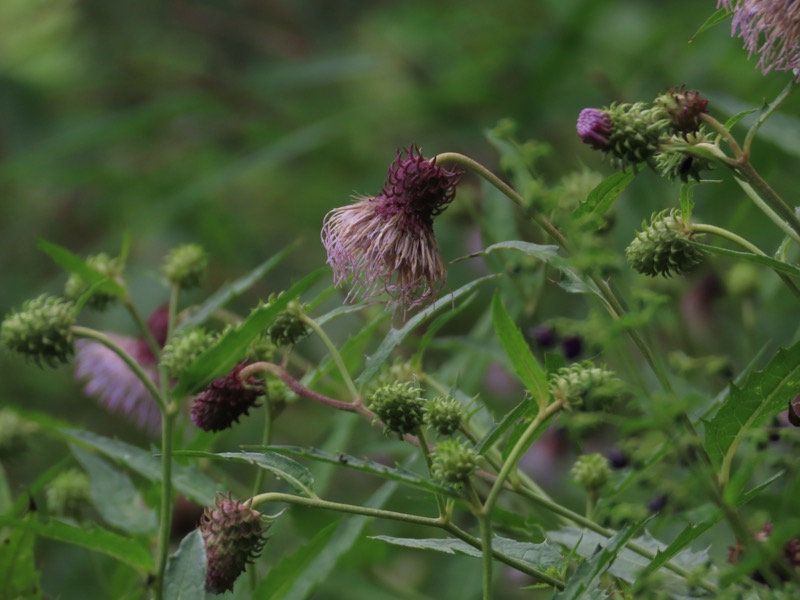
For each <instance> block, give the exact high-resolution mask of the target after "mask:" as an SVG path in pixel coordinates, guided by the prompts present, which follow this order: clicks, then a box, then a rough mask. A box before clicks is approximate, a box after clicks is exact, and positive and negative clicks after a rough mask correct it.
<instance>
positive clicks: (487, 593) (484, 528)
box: [464, 481, 494, 600]
mask: <svg viewBox="0 0 800 600" xmlns="http://www.w3.org/2000/svg"><path fill="white" fill-rule="evenodd" d="M464 487H465V488H466V491H467V492H468V496H469V498H470V504H471V506H472V512H473V514H474V515H475V517H476V518H477V519H478V527H479V528H480V532H481V548H482V552H481V567H482V569H481V571H482V576H481V581H482V589H483V600H492V576H493V572H492V571H493V566H494V564H493V559H494V556H493V554H492V512H491V510H486V509H485V508H484V507H483V506H482V505H481V499H480V497H479V496H478V493H477V492H476V491H475V487H474V486H473V485H472V483H471V482H470V481H467V482H466V483H465V484H464Z"/></svg>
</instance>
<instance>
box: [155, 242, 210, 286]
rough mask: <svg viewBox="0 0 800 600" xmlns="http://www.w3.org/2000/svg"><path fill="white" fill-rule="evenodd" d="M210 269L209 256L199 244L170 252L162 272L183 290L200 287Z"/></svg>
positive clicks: (185, 245) (162, 266) (183, 246)
mask: <svg viewBox="0 0 800 600" xmlns="http://www.w3.org/2000/svg"><path fill="white" fill-rule="evenodd" d="M207 269H208V255H207V254H206V251H205V250H204V249H203V247H202V246H201V245H199V244H184V245H182V246H178V247H177V248H174V249H172V250H170V252H169V253H168V254H167V256H166V257H165V258H164V263H163V264H162V265H161V270H162V271H163V272H164V275H166V277H167V281H169V282H170V283H171V284H173V285H177V286H178V287H180V288H182V289H189V288H193V287H197V286H199V285H200V284H201V283H202V282H203V278H204V277H205V275H206V270H207Z"/></svg>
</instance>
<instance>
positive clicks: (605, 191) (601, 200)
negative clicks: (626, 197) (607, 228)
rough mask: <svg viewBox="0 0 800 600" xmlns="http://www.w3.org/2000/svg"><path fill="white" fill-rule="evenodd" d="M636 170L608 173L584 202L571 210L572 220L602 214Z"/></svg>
mask: <svg viewBox="0 0 800 600" xmlns="http://www.w3.org/2000/svg"><path fill="white" fill-rule="evenodd" d="M634 177H636V172H635V170H633V169H630V170H625V171H618V172H617V173H614V174H613V175H609V176H608V177H606V178H605V179H604V180H603V181H601V182H600V183H599V184H597V186H596V187H595V188H594V189H593V190H592V191H591V192H589V197H588V198H586V201H585V202H581V203H580V204H579V205H578V207H577V208H576V209H575V210H574V211H573V212H572V220H573V221H577V220H578V219H582V218H584V217H586V216H588V215H593V216H596V217H601V216H603V215H604V214H605V213H606V212H607V211H608V210H609V209H610V208H611V206H612V205H613V204H614V202H615V201H616V200H617V198H619V196H620V194H622V192H623V191H625V188H626V187H628V185H630V183H631V181H633V178H634Z"/></svg>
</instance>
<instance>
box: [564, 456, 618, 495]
mask: <svg viewBox="0 0 800 600" xmlns="http://www.w3.org/2000/svg"><path fill="white" fill-rule="evenodd" d="M569 475H570V477H572V480H573V481H574V482H575V483H577V484H578V485H579V486H581V487H582V488H583V489H585V490H586V491H587V492H596V491H597V490H599V489H600V488H601V487H603V486H604V485H605V484H606V482H607V481H608V477H609V476H610V475H611V465H609V464H608V459H607V458H606V457H605V456H603V455H602V454H584V455H583V456H579V457H578V460H577V461H575V464H574V465H573V466H572V469H571V470H570V472H569Z"/></svg>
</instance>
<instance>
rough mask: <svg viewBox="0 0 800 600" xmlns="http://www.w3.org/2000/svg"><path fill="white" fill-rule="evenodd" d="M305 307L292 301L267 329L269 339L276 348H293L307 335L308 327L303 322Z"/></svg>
mask: <svg viewBox="0 0 800 600" xmlns="http://www.w3.org/2000/svg"><path fill="white" fill-rule="evenodd" d="M305 314H306V307H305V305H303V304H301V303H300V302H298V301H297V300H292V301H291V302H289V305H288V306H287V307H286V310H284V311H283V312H282V313H281V314H279V315H278V317H277V318H276V319H275V321H273V323H272V325H271V326H270V328H269V337H270V339H271V340H272V343H273V344H275V345H276V346H294V345H295V344H296V343H297V342H299V341H300V340H302V339H303V338H304V337H306V336H307V335H308V325H306V322H305V320H304V317H305Z"/></svg>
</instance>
